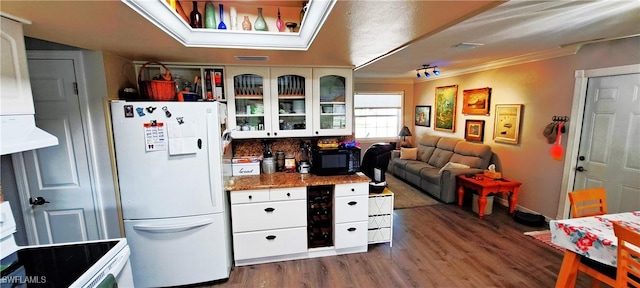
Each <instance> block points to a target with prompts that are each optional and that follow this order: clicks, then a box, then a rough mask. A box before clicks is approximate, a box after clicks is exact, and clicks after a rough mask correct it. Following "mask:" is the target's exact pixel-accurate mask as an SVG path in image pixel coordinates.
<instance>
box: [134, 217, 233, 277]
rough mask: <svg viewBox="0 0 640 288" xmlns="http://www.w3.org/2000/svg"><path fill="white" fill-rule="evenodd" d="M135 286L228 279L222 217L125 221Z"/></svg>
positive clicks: (228, 253) (228, 255) (228, 259)
mask: <svg viewBox="0 0 640 288" xmlns="http://www.w3.org/2000/svg"><path fill="white" fill-rule="evenodd" d="M124 227H125V233H126V235H127V241H128V242H129V246H130V248H131V265H132V266H131V268H132V271H133V280H134V282H135V287H165V286H176V285H187V284H194V283H200V282H207V281H213V280H219V279H225V278H229V273H230V271H231V258H230V257H231V256H230V250H229V249H228V248H227V247H229V246H228V245H229V244H228V243H227V241H228V239H227V236H226V235H228V234H227V233H228V231H225V227H227V226H225V224H224V214H223V213H216V214H211V215H205V216H195V217H182V218H172V219H161V220H131V221H130V220H124Z"/></svg>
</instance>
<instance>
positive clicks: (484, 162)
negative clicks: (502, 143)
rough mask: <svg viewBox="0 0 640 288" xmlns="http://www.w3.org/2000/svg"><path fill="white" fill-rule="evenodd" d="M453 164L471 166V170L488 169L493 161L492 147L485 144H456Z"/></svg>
mask: <svg viewBox="0 0 640 288" xmlns="http://www.w3.org/2000/svg"><path fill="white" fill-rule="evenodd" d="M453 151H454V152H455V153H454V154H453V155H452V156H451V162H455V163H461V164H465V165H469V166H470V167H471V168H479V169H487V167H488V166H489V162H490V161H491V156H492V154H493V153H492V152H491V147H490V146H488V145H484V144H478V143H470V142H466V141H460V142H458V143H457V144H456V146H455V148H454V150H453Z"/></svg>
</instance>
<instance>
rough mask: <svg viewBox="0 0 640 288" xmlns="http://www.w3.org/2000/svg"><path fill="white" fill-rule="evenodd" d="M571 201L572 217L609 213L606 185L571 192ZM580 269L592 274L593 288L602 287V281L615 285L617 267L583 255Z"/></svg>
mask: <svg viewBox="0 0 640 288" xmlns="http://www.w3.org/2000/svg"><path fill="white" fill-rule="evenodd" d="M569 202H570V203H571V218H580V217H587V216H596V215H603V214H607V193H606V190H605V189H604V187H596V188H588V189H582V190H575V191H572V192H569ZM578 271H580V272H582V273H585V274H587V275H589V276H591V278H592V281H591V288H597V287H600V283H605V284H607V285H609V286H611V287H613V286H614V285H615V281H616V279H615V276H616V270H615V267H610V266H607V265H605V264H600V263H598V262H597V261H594V260H591V259H589V258H586V257H581V259H580V265H579V266H578Z"/></svg>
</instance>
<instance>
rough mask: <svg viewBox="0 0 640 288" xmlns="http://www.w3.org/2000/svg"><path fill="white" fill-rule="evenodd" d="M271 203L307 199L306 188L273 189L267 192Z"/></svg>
mask: <svg viewBox="0 0 640 288" xmlns="http://www.w3.org/2000/svg"><path fill="white" fill-rule="evenodd" d="M269 197H270V198H269V199H270V200H271V201H282V200H305V199H307V187H294V188H273V189H271V191H270V192H269Z"/></svg>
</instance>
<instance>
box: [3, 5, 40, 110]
mask: <svg viewBox="0 0 640 288" xmlns="http://www.w3.org/2000/svg"><path fill="white" fill-rule="evenodd" d="M0 18H2V23H1V24H0V29H1V32H2V33H0V34H2V35H1V37H0V38H1V41H2V46H0V51H2V53H0V57H1V58H0V65H1V66H2V82H0V115H18V114H31V115H33V114H35V110H34V107H33V96H32V94H31V83H30V81H29V72H28V70H27V55H26V49H25V46H24V36H23V34H22V23H19V22H16V21H14V20H11V19H8V18H5V17H4V16H3V17H0Z"/></svg>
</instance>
